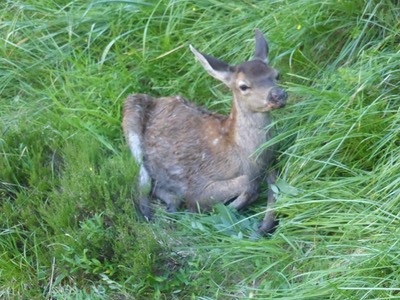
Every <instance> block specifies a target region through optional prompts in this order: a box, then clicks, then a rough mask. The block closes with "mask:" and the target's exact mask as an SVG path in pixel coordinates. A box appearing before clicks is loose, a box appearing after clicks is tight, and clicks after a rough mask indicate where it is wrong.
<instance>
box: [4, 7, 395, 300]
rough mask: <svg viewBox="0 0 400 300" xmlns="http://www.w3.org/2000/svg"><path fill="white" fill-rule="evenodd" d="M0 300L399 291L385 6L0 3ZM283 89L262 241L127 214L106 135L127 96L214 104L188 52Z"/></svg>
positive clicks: (230, 223) (246, 222) (251, 221)
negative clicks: (258, 56) (246, 68)
mask: <svg viewBox="0 0 400 300" xmlns="http://www.w3.org/2000/svg"><path fill="white" fill-rule="evenodd" d="M0 11H1V14H0V21H1V22H0V32H1V43H0V75H1V76H0V101H1V105H0V133H1V135H0V153H1V156H0V198H1V202H0V207H1V218H0V249H1V251H0V298H1V299H202V300H205V299H250V298H251V299H397V298H400V271H399V270H400V268H399V267H400V250H399V249H400V247H399V241H400V230H399V228H400V226H399V225H400V224H399V223H400V214H399V211H400V179H399V174H400V135H399V134H400V111H399V103H400V98H399V94H400V90H399V82H400V72H399V70H400V48H399V43H400V23H399V19H400V9H399V6H398V2H397V1H394V0H392V1H389V0H383V1H374V0H367V1H361V0H356V1H346V0H324V1H307V0H293V1H285V0H276V1H251V0H250V1H244V0H243V1H236V2H232V3H226V2H224V1H219V0H200V1H192V0H183V1H175V0H160V1H146V2H145V1H133V0H132V1H131V0H128V1H111V0H107V1H100V0H90V1H80V0H76V1H71V0H66V1H53V0H35V1H33V0H17V1H3V2H2V3H1V4H0ZM254 28H260V29H261V30H262V31H263V32H265V33H266V36H267V37H268V40H269V41H270V50H271V63H272V64H273V65H274V66H275V67H276V68H278V69H279V70H280V71H281V74H282V75H283V76H282V77H283V79H282V85H283V86H284V87H285V88H286V89H287V90H288V92H289V94H290V101H289V105H288V106H287V108H285V109H284V110H280V111H277V112H276V113H275V114H274V116H275V123H274V126H275V127H276V128H277V135H276V136H275V137H274V139H272V140H271V141H270V142H268V143H267V144H266V145H265V147H268V146H270V145H272V144H277V145H278V148H279V162H278V166H279V168H280V170H281V175H280V181H279V182H278V183H277V187H276V192H277V197H278V202H277V204H276V209H277V211H278V212H279V214H280V218H281V222H280V225H279V228H278V230H277V231H276V232H275V234H274V235H273V236H271V237H269V238H261V239H260V238H259V237H257V236H256V235H255V231H256V229H257V224H258V223H259V221H260V220H261V219H262V215H263V212H264V210H265V200H264V199H265V197H266V196H265V191H264V193H263V194H262V196H261V197H260V198H261V199H260V201H258V203H257V204H255V205H253V206H252V207H250V208H249V209H248V210H246V211H245V212H242V213H240V214H239V213H237V212H234V211H230V210H229V209H227V208H226V207H224V206H217V207H216V208H215V210H214V212H213V213H212V214H210V215H192V214H185V213H179V214H176V215H167V214H165V213H164V212H163V208H162V205H158V204H157V205H156V206H157V207H159V208H158V209H157V211H156V215H157V216H156V221H155V222H154V223H151V224H147V223H145V222H144V221H143V220H142V218H141V217H140V214H139V213H137V211H136V207H135V205H133V201H134V200H135V197H136V192H135V187H134V185H133V182H134V181H135V177H136V175H137V172H138V169H137V166H136V165H135V164H134V162H133V159H132V158H131V156H130V154H129V153H128V151H127V149H126V145H125V143H124V141H123V138H122V133H121V128H120V122H121V106H122V103H123V100H124V98H125V97H126V96H127V95H128V94H129V93H133V92H140V93H150V94H152V95H172V94H182V95H184V96H186V97H187V98H189V99H192V100H193V101H195V102H197V103H198V104H200V105H204V106H207V107H209V108H210V109H212V110H215V111H219V112H227V111H228V110H229V100H230V96H229V95H227V93H226V90H225V89H224V88H223V87H222V86H221V85H219V84H218V83H217V82H215V81H214V80H213V79H212V78H210V77H209V76H208V75H206V74H205V72H204V71H203V70H202V68H201V66H199V65H198V64H197V63H196V62H195V61H194V59H193V57H192V55H191V53H190V51H189V50H188V45H189V44H193V45H194V46H195V47H196V48H197V49H199V50H201V51H204V52H206V53H210V54H212V55H214V56H217V57H220V58H223V59H224V60H226V61H228V62H231V63H238V62H241V61H243V60H246V59H249V58H250V56H251V54H252V52H253V30H254Z"/></svg>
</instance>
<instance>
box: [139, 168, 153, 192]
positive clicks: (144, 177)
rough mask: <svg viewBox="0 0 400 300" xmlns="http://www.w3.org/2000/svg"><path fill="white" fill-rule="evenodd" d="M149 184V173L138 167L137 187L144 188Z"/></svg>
mask: <svg viewBox="0 0 400 300" xmlns="http://www.w3.org/2000/svg"><path fill="white" fill-rule="evenodd" d="M150 184H151V179H150V176H149V173H147V170H146V169H145V167H144V166H143V165H141V166H140V171H139V186H141V187H145V186H148V185H150Z"/></svg>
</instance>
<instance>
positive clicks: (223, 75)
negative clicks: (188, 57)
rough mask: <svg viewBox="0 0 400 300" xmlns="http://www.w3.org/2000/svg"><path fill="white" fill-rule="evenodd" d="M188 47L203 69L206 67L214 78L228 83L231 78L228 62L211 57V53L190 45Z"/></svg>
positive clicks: (230, 68)
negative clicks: (204, 52) (205, 52)
mask: <svg viewBox="0 0 400 300" xmlns="http://www.w3.org/2000/svg"><path fill="white" fill-rule="evenodd" d="M189 47H190V50H191V51H192V52H193V54H194V56H195V57H196V59H197V60H198V61H199V62H200V63H201V65H202V66H203V67H204V69H206V71H207V72H208V74H210V75H211V76H212V77H214V78H215V79H218V80H220V81H222V82H223V83H225V84H226V85H227V86H229V85H230V82H231V79H232V67H231V66H230V65H229V64H227V63H225V62H223V61H221V60H219V59H217V58H215V57H212V56H211V55H207V54H202V53H200V52H199V51H197V50H196V49H195V48H194V47H193V46H192V45H190V46H189Z"/></svg>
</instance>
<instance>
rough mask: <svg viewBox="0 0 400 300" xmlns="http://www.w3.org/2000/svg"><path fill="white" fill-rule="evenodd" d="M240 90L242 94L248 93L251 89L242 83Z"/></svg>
mask: <svg viewBox="0 0 400 300" xmlns="http://www.w3.org/2000/svg"><path fill="white" fill-rule="evenodd" d="M239 89H240V90H241V91H242V92H245V91H247V90H248V89H250V87H249V86H248V85H246V84H244V83H242V84H241V85H239Z"/></svg>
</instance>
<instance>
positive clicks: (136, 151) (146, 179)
mask: <svg viewBox="0 0 400 300" xmlns="http://www.w3.org/2000/svg"><path fill="white" fill-rule="evenodd" d="M128 141H129V148H130V149H131V152H132V155H133V157H134V158H135V160H136V163H137V164H139V165H140V171H139V186H140V187H147V186H149V185H150V184H151V178H150V176H149V173H148V172H147V170H146V168H145V167H144V166H143V164H142V163H143V151H142V145H141V143H140V139H139V136H138V135H137V134H136V133H132V132H130V133H129V136H128Z"/></svg>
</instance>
